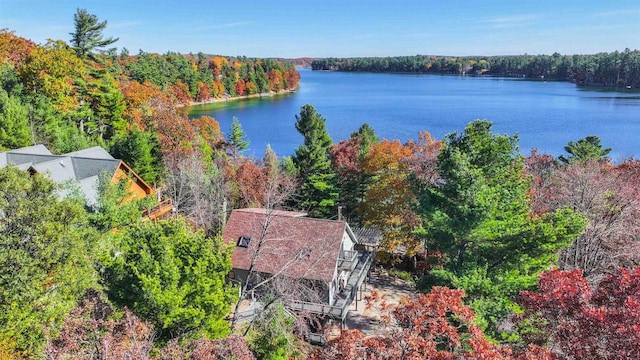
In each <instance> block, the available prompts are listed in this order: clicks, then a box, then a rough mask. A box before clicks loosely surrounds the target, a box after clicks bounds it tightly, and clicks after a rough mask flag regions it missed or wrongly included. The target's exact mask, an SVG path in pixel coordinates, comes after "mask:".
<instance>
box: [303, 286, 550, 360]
mask: <svg viewBox="0 0 640 360" xmlns="http://www.w3.org/2000/svg"><path fill="white" fill-rule="evenodd" d="M463 296H464V291H463V290H457V289H449V288H446V287H434V288H433V289H432V290H431V292H430V293H429V294H421V295H418V296H417V297H414V298H406V299H404V300H403V301H402V302H401V303H400V305H399V306H397V307H393V306H388V305H387V304H386V303H385V302H384V300H382V301H381V299H380V298H379V296H378V295H377V293H374V294H372V296H371V297H370V298H369V299H367V300H368V306H372V304H378V305H377V306H378V307H379V310H380V312H381V314H382V316H381V327H380V329H379V330H378V331H377V332H376V333H375V334H373V335H365V334H364V333H362V332H360V331H359V330H345V331H343V332H342V335H341V336H340V337H339V338H337V339H335V340H332V341H330V342H329V343H328V344H327V346H326V347H324V348H323V349H321V350H320V351H318V352H317V353H315V354H314V355H313V357H312V358H313V359H329V360H331V359H370V360H376V359H443V360H444V359H512V358H516V359H551V357H550V354H549V353H548V351H546V350H545V349H544V348H541V347H539V346H536V345H531V346H530V347H529V348H527V349H526V350H524V351H522V352H520V353H518V354H514V352H513V350H512V349H511V348H510V347H508V346H501V345H496V344H493V343H491V342H490V341H488V340H487V339H486V338H485V337H484V334H483V333H482V330H481V329H480V328H479V327H478V326H477V325H474V324H473V321H474V318H475V315H474V313H473V311H472V310H471V308H470V307H469V306H466V305H464V304H463V302H462V298H463Z"/></svg>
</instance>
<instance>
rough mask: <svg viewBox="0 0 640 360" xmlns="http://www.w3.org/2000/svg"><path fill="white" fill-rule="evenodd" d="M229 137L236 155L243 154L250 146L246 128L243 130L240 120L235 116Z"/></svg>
mask: <svg viewBox="0 0 640 360" xmlns="http://www.w3.org/2000/svg"><path fill="white" fill-rule="evenodd" d="M228 137H229V143H230V144H231V146H232V147H233V149H232V151H233V154H234V156H235V155H238V154H243V153H244V152H245V151H246V150H247V148H248V147H249V140H247V136H246V135H245V133H244V130H242V125H240V121H239V120H238V118H237V117H235V116H234V117H233V119H232V120H231V132H230V133H229V135H228Z"/></svg>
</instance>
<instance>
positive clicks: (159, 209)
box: [142, 198, 173, 220]
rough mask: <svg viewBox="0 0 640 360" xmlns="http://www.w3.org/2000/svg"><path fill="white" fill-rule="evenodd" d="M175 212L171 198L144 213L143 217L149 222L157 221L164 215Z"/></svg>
mask: <svg viewBox="0 0 640 360" xmlns="http://www.w3.org/2000/svg"><path fill="white" fill-rule="evenodd" d="M171 210H173V200H171V198H169V199H165V200H163V201H161V202H160V203H159V204H158V205H156V206H154V207H152V208H151V209H147V210H145V211H143V212H142V217H143V218H145V219H149V220H155V219H157V218H159V217H161V216H162V215H164V214H166V213H168V212H169V211H171Z"/></svg>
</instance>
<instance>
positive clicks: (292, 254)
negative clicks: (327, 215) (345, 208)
mask: <svg viewBox="0 0 640 360" xmlns="http://www.w3.org/2000/svg"><path fill="white" fill-rule="evenodd" d="M267 222H268V225H267V226H265V224H266V223H267ZM265 227H266V233H265V235H264V237H263V241H262V244H261V245H260V239H261V234H262V232H263V228H265ZM345 228H346V222H344V221H338V220H321V219H313V218H308V217H304V213H295V212H284V211H276V212H273V213H269V214H267V211H266V210H264V209H238V210H233V211H232V212H231V215H230V216H229V220H228V221H227V226H226V227H225V229H224V232H223V234H222V236H223V239H224V241H225V242H226V243H230V244H233V246H234V252H233V256H232V262H233V268H236V269H243V270H249V268H250V266H251V262H252V259H253V256H254V254H255V253H256V251H258V247H259V246H260V250H259V254H258V256H257V258H256V262H255V266H254V270H255V271H259V272H263V273H268V274H275V273H278V272H279V271H282V272H281V274H282V275H285V276H288V277H291V278H304V279H311V280H321V281H326V282H330V281H331V280H332V279H333V276H334V272H335V269H336V263H337V260H338V255H339V253H340V244H341V242H342V236H343V234H344V232H345ZM243 236H244V237H250V238H251V240H249V244H248V246H247V247H242V246H238V241H239V239H240V238H241V237H243ZM245 242H246V239H245Z"/></svg>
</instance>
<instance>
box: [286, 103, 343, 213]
mask: <svg viewBox="0 0 640 360" xmlns="http://www.w3.org/2000/svg"><path fill="white" fill-rule="evenodd" d="M296 130H298V132H299V133H300V134H302V136H304V143H303V144H302V145H301V146H300V147H298V148H297V149H296V152H295V155H294V157H293V162H294V164H295V165H296V167H297V168H298V173H299V176H300V178H301V180H302V185H301V188H300V190H301V196H300V201H299V203H298V204H297V205H298V206H299V207H301V208H302V209H305V210H307V211H309V215H311V216H316V217H324V218H328V217H331V216H333V215H334V214H335V211H334V210H335V209H334V208H335V205H336V200H337V199H338V191H337V190H336V186H335V180H336V175H335V173H334V172H333V170H332V168H331V160H330V159H329V148H330V147H331V145H332V143H333V142H332V140H331V137H329V134H328V133H327V130H326V127H325V119H324V117H322V115H320V114H319V113H317V112H316V109H315V108H314V107H313V106H312V105H309V104H307V105H304V106H303V107H302V109H301V111H300V115H296Z"/></svg>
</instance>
